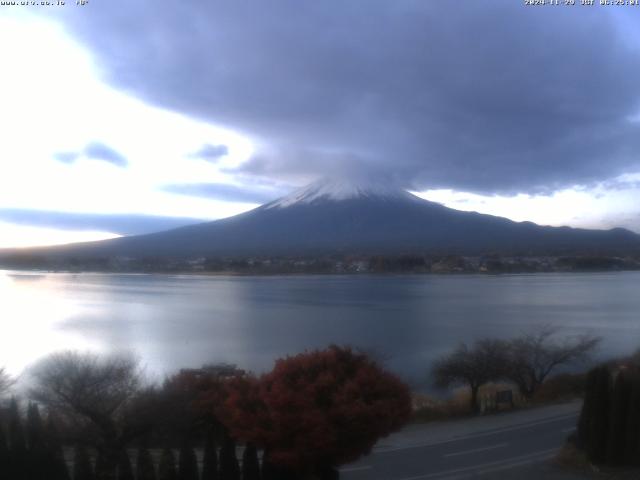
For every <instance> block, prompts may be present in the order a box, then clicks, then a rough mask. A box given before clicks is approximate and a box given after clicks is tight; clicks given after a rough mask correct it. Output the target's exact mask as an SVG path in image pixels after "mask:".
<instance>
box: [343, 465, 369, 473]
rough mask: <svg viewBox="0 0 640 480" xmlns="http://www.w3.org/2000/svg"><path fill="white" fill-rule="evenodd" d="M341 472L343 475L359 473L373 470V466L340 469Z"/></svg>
mask: <svg viewBox="0 0 640 480" xmlns="http://www.w3.org/2000/svg"><path fill="white" fill-rule="evenodd" d="M339 470H340V472H341V473H344V472H359V471H361V470H371V465H363V466H361V467H347V468H340V469H339Z"/></svg>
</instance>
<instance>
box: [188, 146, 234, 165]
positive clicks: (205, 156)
mask: <svg viewBox="0 0 640 480" xmlns="http://www.w3.org/2000/svg"><path fill="white" fill-rule="evenodd" d="M228 154H229V148H228V147H227V146H226V145H211V144H205V145H203V146H202V147H200V149H199V150H197V151H195V152H193V153H192V154H190V155H189V156H190V157H192V158H200V159H202V160H206V161H208V162H217V161H218V160H220V159H221V158H222V157H224V156H225V155H228Z"/></svg>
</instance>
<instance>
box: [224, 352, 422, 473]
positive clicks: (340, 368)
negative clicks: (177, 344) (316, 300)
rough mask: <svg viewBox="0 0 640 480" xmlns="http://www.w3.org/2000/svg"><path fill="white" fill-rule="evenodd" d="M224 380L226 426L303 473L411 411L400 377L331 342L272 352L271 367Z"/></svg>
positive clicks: (364, 445) (391, 427) (343, 457)
mask: <svg viewBox="0 0 640 480" xmlns="http://www.w3.org/2000/svg"><path fill="white" fill-rule="evenodd" d="M227 387H228V396H227V399H226V401H225V405H226V414H225V416H224V418H221V420H222V421H223V422H225V423H226V424H227V427H228V428H229V429H230V431H231V432H232V434H233V435H234V436H236V437H238V438H240V439H242V440H245V441H248V442H252V443H255V444H257V445H260V446H261V447H263V448H264V449H265V452H266V453H267V454H268V458H269V459H270V460H271V462H272V463H274V464H276V465H278V466H281V467H286V468H288V469H290V470H292V471H295V472H296V473H298V474H299V475H302V476H303V477H313V476H315V475H318V474H319V473H320V472H325V471H326V470H327V469H328V468H336V467H338V466H339V465H342V464H344V463H348V462H351V461H354V460H356V459H357V458H358V457H360V456H361V455H363V454H366V453H368V452H369V451H371V448H372V447H373V446H374V444H375V443H376V441H377V440H378V439H379V438H380V437H384V436H386V435H388V434H389V433H391V432H393V431H395V430H397V429H399V428H400V427H401V426H402V425H403V424H404V423H405V422H406V421H407V420H408V418H409V415H410V414H411V399H410V394H409V389H408V388H407V386H406V385H405V384H404V383H403V382H402V381H400V380H399V379H398V378H397V377H396V376H394V375H392V374H391V373H388V372H386V371H384V370H383V369H382V368H381V367H380V366H379V365H378V364H377V363H376V362H374V361H373V360H372V359H370V358H369V357H367V356H366V355H365V354H362V353H358V352H354V351H353V350H351V349H350V348H341V347H337V346H331V347H329V348H327V349H326V350H320V351H312V352H307V353H302V354H299V355H296V356H293V357H287V358H285V359H281V360H278V361H277V362H276V365H275V367H274V369H273V371H272V372H271V373H268V374H266V375H263V376H262V377H261V378H259V379H256V378H247V377H245V378H238V379H235V380H233V381H230V382H229V383H228V385H227Z"/></svg>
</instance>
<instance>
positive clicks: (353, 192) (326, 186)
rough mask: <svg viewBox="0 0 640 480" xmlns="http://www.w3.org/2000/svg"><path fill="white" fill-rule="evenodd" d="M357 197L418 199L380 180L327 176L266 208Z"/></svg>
mask: <svg viewBox="0 0 640 480" xmlns="http://www.w3.org/2000/svg"><path fill="white" fill-rule="evenodd" d="M356 198H369V199H371V198H378V199H385V198H386V199H405V200H418V198H417V197H415V196H414V195H412V194H410V193H409V192H407V191H406V190H403V189H401V188H397V187H394V186H392V185H390V184H388V183H387V184H385V183H383V182H381V181H379V180H378V181H374V180H371V179H347V178H328V177H325V178H322V179H320V180H317V181H315V182H313V183H311V184H309V185H307V186H306V187H302V188H300V189H298V190H295V191H294V192H292V193H291V194H289V195H287V196H285V197H282V198H279V199H278V200H275V201H273V202H271V203H269V204H267V205H265V208H266V209H269V208H286V207H290V206H293V205H297V204H312V203H315V202H317V201H320V200H329V201H341V200H349V199H356Z"/></svg>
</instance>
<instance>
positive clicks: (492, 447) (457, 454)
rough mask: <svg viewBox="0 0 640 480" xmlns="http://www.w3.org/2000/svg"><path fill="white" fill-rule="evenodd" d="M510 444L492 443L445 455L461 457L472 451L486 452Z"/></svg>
mask: <svg viewBox="0 0 640 480" xmlns="http://www.w3.org/2000/svg"><path fill="white" fill-rule="evenodd" d="M507 445H509V444H508V443H499V444H498V445H491V446H490V447H482V448H474V449H473V450H465V451H463V452H455V453H447V454H446V455H443V457H459V456H460V455H469V454H472V453H478V452H484V451H486V450H493V449H496V448H502V447H506V446H507Z"/></svg>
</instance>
